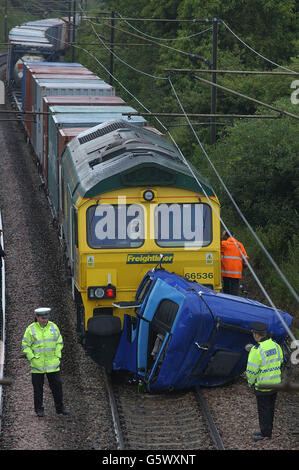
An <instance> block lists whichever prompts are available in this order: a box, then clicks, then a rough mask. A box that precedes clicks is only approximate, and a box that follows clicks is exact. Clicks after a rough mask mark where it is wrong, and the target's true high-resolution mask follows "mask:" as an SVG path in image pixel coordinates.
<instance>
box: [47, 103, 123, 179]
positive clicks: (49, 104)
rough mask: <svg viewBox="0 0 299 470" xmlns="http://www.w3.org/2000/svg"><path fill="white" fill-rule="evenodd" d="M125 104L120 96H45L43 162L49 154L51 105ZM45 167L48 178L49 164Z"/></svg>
mask: <svg viewBox="0 0 299 470" xmlns="http://www.w3.org/2000/svg"><path fill="white" fill-rule="evenodd" d="M54 105H57V106H63V105H64V106H125V105H126V103H125V102H124V100H122V99H121V98H120V97H119V96H45V97H44V98H43V113H45V114H42V115H41V118H42V121H43V143H42V146H43V147H42V150H41V151H42V162H45V159H46V158H47V155H48V115H47V113H48V112H49V106H54ZM43 166H44V167H45V177H46V180H47V171H48V168H47V164H46V163H43Z"/></svg>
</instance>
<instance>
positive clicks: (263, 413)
mask: <svg viewBox="0 0 299 470" xmlns="http://www.w3.org/2000/svg"><path fill="white" fill-rule="evenodd" d="M276 397H277V392H274V393H263V392H259V393H257V394H256V402H257V410H258V416H259V424H260V430H261V433H262V435H263V436H265V437H272V429H273V420H274V412H275V401H276Z"/></svg>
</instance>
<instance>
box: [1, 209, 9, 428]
mask: <svg viewBox="0 0 299 470" xmlns="http://www.w3.org/2000/svg"><path fill="white" fill-rule="evenodd" d="M0 230H1V232H0V241H1V246H2V248H3V249H4V242H3V235H2V214H1V211H0ZM1 315H2V319H1V340H0V380H1V382H0V432H1V430H2V408H3V393H2V392H3V385H9V384H10V381H9V380H8V379H5V378H4V377H3V374H4V362H5V340H6V322H5V316H6V315H5V264H4V259H3V260H2V268H1Z"/></svg>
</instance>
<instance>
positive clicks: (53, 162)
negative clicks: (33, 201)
mask: <svg viewBox="0 0 299 470" xmlns="http://www.w3.org/2000/svg"><path fill="white" fill-rule="evenodd" d="M48 119H49V124H48V126H49V127H48V129H49V138H48V159H47V160H48V161H47V166H48V174H47V187H48V191H49V196H50V199H51V200H52V202H53V210H54V213H55V214H56V216H57V215H58V214H59V197H58V192H57V184H58V180H59V167H58V163H59V162H58V133H59V130H61V129H62V128H64V129H66V128H76V127H77V128H78V127H81V128H90V127H94V126H97V125H99V124H102V123H104V122H108V121H114V120H117V119H121V120H123V121H129V122H130V124H133V125H136V126H138V127H143V126H145V125H146V121H145V119H144V118H143V117H141V116H133V117H132V118H130V119H129V118H128V116H123V115H122V114H121V113H107V114H104V113H91V114H84V113H80V114H71V113H68V114H65V113H59V114H49V116H48Z"/></svg>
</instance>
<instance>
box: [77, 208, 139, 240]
mask: <svg viewBox="0 0 299 470" xmlns="http://www.w3.org/2000/svg"><path fill="white" fill-rule="evenodd" d="M86 221H87V242H88V244H89V246H90V247H91V248H113V249H114V248H139V247H140V246H142V245H143V243H144V211H143V208H142V206H140V205H139V204H128V205H127V204H113V205H110V204H99V205H96V206H91V207H89V209H88V210H87V213H86Z"/></svg>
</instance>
